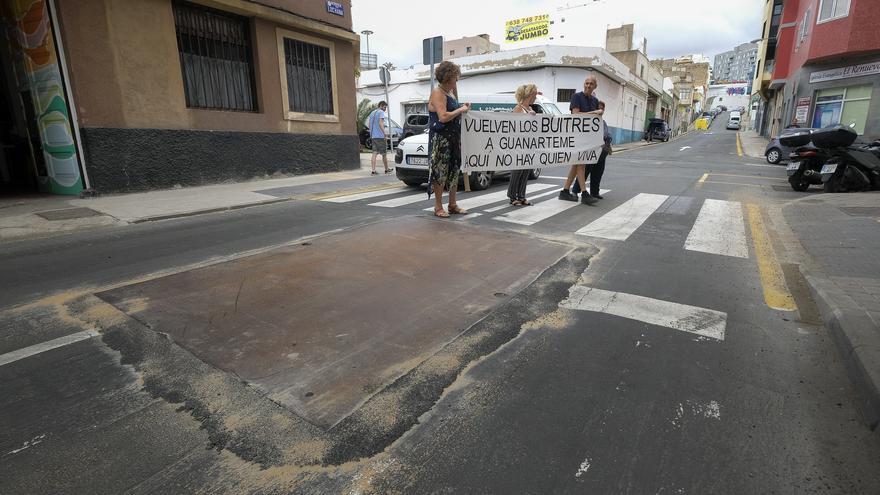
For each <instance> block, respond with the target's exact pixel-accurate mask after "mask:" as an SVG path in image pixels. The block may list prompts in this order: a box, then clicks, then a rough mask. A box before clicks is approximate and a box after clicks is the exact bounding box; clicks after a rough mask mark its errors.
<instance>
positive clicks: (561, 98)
mask: <svg viewBox="0 0 880 495" xmlns="http://www.w3.org/2000/svg"><path fill="white" fill-rule="evenodd" d="M576 92H577V90H576V89H565V88H559V89H557V90H556V101H558V102H564V103H566V102H570V101H571V97H572V96H574V94H575V93H576Z"/></svg>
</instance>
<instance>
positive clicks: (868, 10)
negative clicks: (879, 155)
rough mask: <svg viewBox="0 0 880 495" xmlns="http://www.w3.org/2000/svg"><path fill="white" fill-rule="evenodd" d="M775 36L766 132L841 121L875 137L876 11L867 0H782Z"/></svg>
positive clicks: (879, 19)
mask: <svg viewBox="0 0 880 495" xmlns="http://www.w3.org/2000/svg"><path fill="white" fill-rule="evenodd" d="M783 7H784V8H783V12H782V19H781V23H780V27H779V31H778V35H777V39H778V41H777V48H776V63H775V66H774V70H773V77H772V82H771V85H772V86H771V87H772V88H774V89H776V97H777V101H776V103H775V106H774V114H773V121H772V125H771V127H770V129H769V132H770V133H771V134H775V133H777V132H778V131H779V130H780V129H781V128H783V127H785V126H788V125H792V124H796V125H799V126H802V127H803V126H808V127H825V126H828V125H833V124H842V125H846V126H850V127H852V128H853V129H855V130H856V131H857V132H858V133H859V134H860V135H864V136H866V137H867V138H869V139H876V138H878V137H880V30H878V29H877V25H878V23H880V9H877V2H876V1H871V0H802V1H794V0H787V1H785V2H784V4H783Z"/></svg>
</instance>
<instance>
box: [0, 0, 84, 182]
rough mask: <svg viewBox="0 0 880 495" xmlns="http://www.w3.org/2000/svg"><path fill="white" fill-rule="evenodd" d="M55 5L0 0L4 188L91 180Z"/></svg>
mask: <svg viewBox="0 0 880 495" xmlns="http://www.w3.org/2000/svg"><path fill="white" fill-rule="evenodd" d="M53 8H54V5H52V4H50V3H48V2H46V0H0V191H2V192H3V193H6V194H23V193H25V194H26V193H32V192H48V193H53V194H74V195H75V194H79V193H80V192H81V191H82V190H83V188H84V187H88V183H87V182H88V178H87V177H86V175H85V174H84V170H83V167H82V150H81V147H80V145H79V143H80V140H79V136H78V135H77V128H76V125H75V122H76V116H75V114H74V113H73V108H74V107H73V105H71V95H70V92H69V85H68V80H67V78H66V75H65V73H66V66H65V59H64V57H63V50H62V47H61V46H60V41H61V38H60V36H59V35H58V22H57V16H56V13H55V12H54V10H53Z"/></svg>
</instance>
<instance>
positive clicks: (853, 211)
mask: <svg viewBox="0 0 880 495" xmlns="http://www.w3.org/2000/svg"><path fill="white" fill-rule="evenodd" d="M838 209H839V210H840V211H842V212H844V213H846V214H847V215H851V216H854V217H880V207H877V206H844V207H841V208H838Z"/></svg>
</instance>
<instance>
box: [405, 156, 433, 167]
mask: <svg viewBox="0 0 880 495" xmlns="http://www.w3.org/2000/svg"><path fill="white" fill-rule="evenodd" d="M406 163H409V164H410V165H427V164H428V157H427V156H408V157H406Z"/></svg>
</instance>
